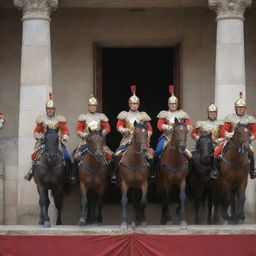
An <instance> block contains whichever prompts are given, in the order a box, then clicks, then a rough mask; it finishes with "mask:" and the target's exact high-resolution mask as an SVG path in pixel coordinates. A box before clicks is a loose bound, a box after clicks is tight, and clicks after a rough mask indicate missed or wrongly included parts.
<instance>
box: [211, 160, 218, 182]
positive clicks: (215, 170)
mask: <svg viewBox="0 0 256 256" xmlns="http://www.w3.org/2000/svg"><path fill="white" fill-rule="evenodd" d="M219 175H220V173H219V159H218V158H213V163H212V170H211V173H210V177H211V178H212V179H218V177H219Z"/></svg>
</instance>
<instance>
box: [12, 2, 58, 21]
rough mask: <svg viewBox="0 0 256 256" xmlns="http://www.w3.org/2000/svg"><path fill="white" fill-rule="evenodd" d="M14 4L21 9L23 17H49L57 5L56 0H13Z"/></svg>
mask: <svg viewBox="0 0 256 256" xmlns="http://www.w3.org/2000/svg"><path fill="white" fill-rule="evenodd" d="M13 3H14V5H15V6H17V7H18V8H20V9H22V10H23V16H24V17H26V16H27V17H33V16H42V17H43V16H45V17H50V14H51V12H52V10H54V9H56V8H57V6H58V0H13Z"/></svg>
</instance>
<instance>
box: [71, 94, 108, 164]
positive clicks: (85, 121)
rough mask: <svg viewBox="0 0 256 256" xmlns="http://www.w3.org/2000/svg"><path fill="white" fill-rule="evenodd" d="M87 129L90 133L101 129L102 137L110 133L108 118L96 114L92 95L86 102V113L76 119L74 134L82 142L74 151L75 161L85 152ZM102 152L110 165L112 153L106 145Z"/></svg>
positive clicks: (86, 147) (96, 105) (95, 104)
mask: <svg viewBox="0 0 256 256" xmlns="http://www.w3.org/2000/svg"><path fill="white" fill-rule="evenodd" d="M88 128H90V129H91V130H92V131H95V130H97V131H99V130H100V129H102V134H103V136H106V135H107V134H108V133H109V132H110V125H109V122H108V118H107V116H106V115H105V114H103V113H99V112H98V101H97V99H96V98H95V97H94V96H93V94H91V97H90V98H89V100H88V112H87V113H85V114H81V115H79V117H78V122H77V127H76V133H77V135H78V136H79V137H80V138H81V139H82V140H83V141H82V142H81V143H80V144H79V145H78V147H77V149H76V152H75V160H76V161H80V160H81V159H82V156H83V155H84V154H86V152H87V149H88V146H87V136H88V135H89V130H88ZM103 151H104V154H105V158H106V160H107V162H108V163H110V162H111V160H112V154H113V153H112V151H111V150H110V149H109V148H108V147H107V146H106V145H104V148H103Z"/></svg>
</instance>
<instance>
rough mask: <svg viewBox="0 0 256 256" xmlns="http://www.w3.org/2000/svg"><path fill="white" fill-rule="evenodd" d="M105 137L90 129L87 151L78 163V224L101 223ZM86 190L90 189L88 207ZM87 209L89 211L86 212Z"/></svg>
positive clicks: (105, 178) (104, 183)
mask: <svg viewBox="0 0 256 256" xmlns="http://www.w3.org/2000/svg"><path fill="white" fill-rule="evenodd" d="M104 145H105V138H104V136H103V134H102V130H100V131H91V130H90V128H89V135H88V136H87V146H88V149H87V152H86V154H85V155H84V157H83V158H82V160H81V161H80V162H79V163H78V174H79V179H80V191H81V194H82V197H81V213H80V220H79V225H80V226H84V225H86V223H87V222H91V223H95V222H96V223H99V224H101V223H102V220H103V218H102V213H101V212H102V207H103V199H104V194H105V191H106V188H107V168H108V166H107V162H106V159H105V156H104V154H103V146H104ZM88 191H91V192H92V193H91V195H92V196H91V200H90V207H88ZM88 210H89V212H88Z"/></svg>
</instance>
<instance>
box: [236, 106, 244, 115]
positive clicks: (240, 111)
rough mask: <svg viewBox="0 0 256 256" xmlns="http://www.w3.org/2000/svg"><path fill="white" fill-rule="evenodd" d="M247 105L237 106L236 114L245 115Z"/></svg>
mask: <svg viewBox="0 0 256 256" xmlns="http://www.w3.org/2000/svg"><path fill="white" fill-rule="evenodd" d="M245 110H246V107H236V114H237V115H239V116H244V114H245Z"/></svg>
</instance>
